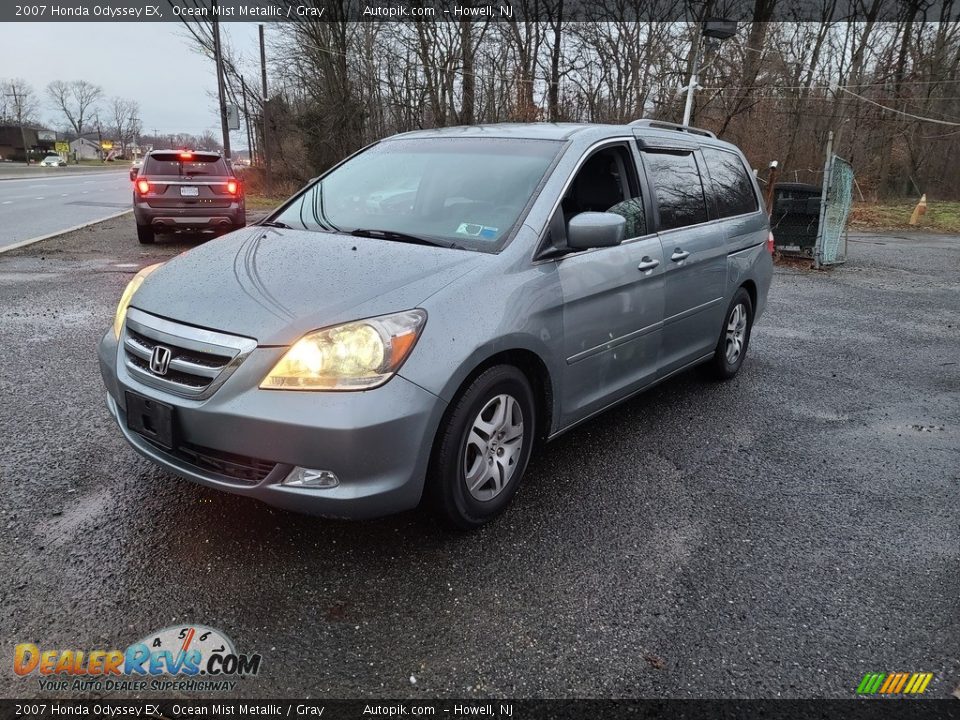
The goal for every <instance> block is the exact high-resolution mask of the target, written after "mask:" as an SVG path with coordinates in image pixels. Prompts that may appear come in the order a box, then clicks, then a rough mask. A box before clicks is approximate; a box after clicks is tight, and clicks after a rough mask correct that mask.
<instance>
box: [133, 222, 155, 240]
mask: <svg viewBox="0 0 960 720" xmlns="http://www.w3.org/2000/svg"><path fill="white" fill-rule="evenodd" d="M155 239H156V238H155V236H154V234H153V228H152V227H150V226H149V225H137V240H139V241H140V243H141V244H142V245H150V244H151V243H153V241H154V240H155Z"/></svg>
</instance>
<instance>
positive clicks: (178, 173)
mask: <svg viewBox="0 0 960 720" xmlns="http://www.w3.org/2000/svg"><path fill="white" fill-rule="evenodd" d="M130 176H131V179H132V180H133V181H134V182H133V215H134V218H135V219H136V223H137V239H138V240H139V241H140V242H141V243H145V244H147V243H152V242H154V240H155V239H156V234H157V233H164V232H176V231H178V230H192V231H199V230H212V231H214V232H216V233H225V232H229V231H231V230H236V229H238V228H242V227H243V226H244V225H246V223H247V216H246V202H245V199H244V192H243V183H241V182H240V179H239V178H238V177H237V176H236V175H235V174H234V172H233V170H232V169H231V167H230V165H229V163H228V162H227V161H226V160H225V159H224V158H223V156H222V155H221V154H220V153H218V152H209V151H193V150H152V151H150V152H149V153H147V154H146V155H145V156H144V158H143V165H142V166H141V167H140V169H139V171H138V172H137V174H136V176H134V174H133V169H132V168H131V170H130Z"/></svg>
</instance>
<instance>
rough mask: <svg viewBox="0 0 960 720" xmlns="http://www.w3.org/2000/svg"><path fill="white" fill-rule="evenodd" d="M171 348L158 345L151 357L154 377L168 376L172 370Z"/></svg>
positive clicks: (151, 368) (151, 370)
mask: <svg viewBox="0 0 960 720" xmlns="http://www.w3.org/2000/svg"><path fill="white" fill-rule="evenodd" d="M170 355H171V353H170V348H167V347H164V346H163V345H157V346H156V347H154V348H153V355H151V356H150V372H152V373H153V374H154V375H166V374H167V370H169V369H170Z"/></svg>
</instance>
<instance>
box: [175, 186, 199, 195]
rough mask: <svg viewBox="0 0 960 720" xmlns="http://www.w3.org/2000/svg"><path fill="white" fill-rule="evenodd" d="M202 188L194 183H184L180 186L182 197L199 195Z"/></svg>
mask: <svg viewBox="0 0 960 720" xmlns="http://www.w3.org/2000/svg"><path fill="white" fill-rule="evenodd" d="M199 196H200V188H198V187H195V186H193V185H184V186H183V187H181V188H180V197H199Z"/></svg>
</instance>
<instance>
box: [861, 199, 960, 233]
mask: <svg viewBox="0 0 960 720" xmlns="http://www.w3.org/2000/svg"><path fill="white" fill-rule="evenodd" d="M914 207H916V201H915V200H899V201H895V202H890V203H876V204H874V203H854V205H853V211H852V212H851V213H850V226H851V228H864V229H870V230H892V229H908V230H909V229H913V230H927V231H931V232H942V233H960V202H941V201H937V200H935V201H931V202H928V203H927V212H926V214H924V215H921V216H920V221H919V222H918V223H917V224H916V225H911V224H910V215H911V214H912V213H913V208H914Z"/></svg>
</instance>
